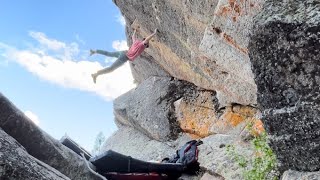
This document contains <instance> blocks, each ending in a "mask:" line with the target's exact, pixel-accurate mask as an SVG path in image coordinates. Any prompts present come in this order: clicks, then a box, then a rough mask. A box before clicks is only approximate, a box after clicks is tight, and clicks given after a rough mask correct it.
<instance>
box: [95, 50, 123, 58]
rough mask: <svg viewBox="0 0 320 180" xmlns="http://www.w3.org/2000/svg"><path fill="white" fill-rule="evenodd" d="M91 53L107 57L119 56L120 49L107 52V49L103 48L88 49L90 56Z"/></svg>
mask: <svg viewBox="0 0 320 180" xmlns="http://www.w3.org/2000/svg"><path fill="white" fill-rule="evenodd" d="M93 54H102V55H105V56H109V57H116V58H117V57H119V56H120V54H121V51H115V52H109V51H103V50H99V49H98V50H92V49H90V56H91V55H93Z"/></svg>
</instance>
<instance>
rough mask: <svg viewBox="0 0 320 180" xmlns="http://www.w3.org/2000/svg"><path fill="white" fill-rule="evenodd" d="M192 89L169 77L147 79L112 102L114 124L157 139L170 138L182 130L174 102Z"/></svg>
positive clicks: (184, 83) (188, 85)
mask: <svg viewBox="0 0 320 180" xmlns="http://www.w3.org/2000/svg"><path fill="white" fill-rule="evenodd" d="M192 89H193V86H192V85H191V84H190V83H187V82H183V81H179V80H176V79H173V78H169V77H150V78H148V79H147V80H145V81H143V82H142V83H141V84H140V85H139V86H138V87H137V88H136V89H133V90H131V91H129V92H128V93H126V94H124V95H122V96H120V97H118V98H117V99H116V100H115V101H114V114H115V117H116V121H117V123H118V124H119V123H120V124H124V125H128V126H132V127H134V128H136V129H138V130H139V131H141V132H143V133H145V134H146V135H147V136H149V137H152V138H153V139H156V140H161V141H165V140H169V139H173V138H175V137H176V136H177V134H178V133H179V132H180V131H181V129H180V127H179V126H178V124H177V122H176V117H175V115H174V106H173V102H174V101H176V100H177V99H179V98H181V97H182V96H183V95H185V93H187V91H192Z"/></svg>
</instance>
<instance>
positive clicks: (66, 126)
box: [0, 0, 134, 150]
mask: <svg viewBox="0 0 320 180" xmlns="http://www.w3.org/2000/svg"><path fill="white" fill-rule="evenodd" d="M0 25H1V28H0V91H1V93H3V94H4V95H5V96H6V97H7V98H9V99H10V100H11V101H12V102H13V103H14V104H15V105H16V106H17V107H18V108H19V109H20V110H22V111H23V112H25V113H26V115H27V116H28V117H30V118H31V119H33V120H34V121H35V122H36V123H37V124H38V126H39V127H40V128H42V129H43V130H45V131H46V132H47V133H49V134H50V135H52V136H53V137H54V138H56V139H60V138H61V137H62V136H63V135H64V134H65V133H67V134H68V135H69V136H70V137H71V138H73V139H74V140H75V141H77V142H78V143H79V144H81V145H82V146H83V147H85V148H86V149H87V150H91V149H92V148H93V144H94V141H95V137H96V135H97V134H98V133H99V132H100V131H102V132H103V133H104V134H105V135H106V136H110V135H111V134H112V133H113V132H114V131H115V130H116V126H115V124H114V116H113V107H112V100H113V99H114V98H115V97H117V96H119V95H121V94H122V93H124V92H126V91H128V90H129V89H131V88H133V87H134V85H133V79H132V76H131V71H130V68H129V65H128V64H125V65H124V66H123V67H121V68H119V69H118V70H116V71H114V72H113V73H112V74H108V75H105V76H102V77H101V78H100V77H99V78H98V80H97V84H93V82H92V79H91V77H90V74H91V73H93V72H94V71H96V70H98V69H100V68H102V67H104V66H108V65H110V63H112V62H113V61H114V59H112V58H107V57H104V56H99V55H95V56H91V57H89V56H88V55H89V49H90V48H93V49H96V48H98V49H105V50H109V51H115V50H123V49H126V48H127V46H126V41H125V39H126V37H125V31H124V30H125V29H124V28H125V25H124V24H123V19H122V18H121V14H120V11H119V10H118V8H117V7H116V6H115V5H114V4H113V3H112V1H111V0H91V1H76V0H67V1H66V0H54V1H40V0H30V1H17V0H3V1H1V6H0Z"/></svg>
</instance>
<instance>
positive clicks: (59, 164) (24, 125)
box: [0, 93, 98, 180]
mask: <svg viewBox="0 0 320 180" xmlns="http://www.w3.org/2000/svg"><path fill="white" fill-rule="evenodd" d="M0 127H1V128H2V129H3V130H4V131H5V132H6V133H7V134H9V135H10V136H11V137H13V138H14V139H16V140H17V141H18V142H19V143H20V144H21V145H22V146H23V147H24V148H25V149H26V150H27V152H28V153H29V154H30V155H32V156H34V157H35V158H37V159H39V160H40V161H42V162H44V163H46V164H48V165H49V166H51V167H53V168H55V169H57V170H58V171H60V172H61V173H63V174H64V175H66V176H68V177H69V178H70V179H84V180H91V179H93V180H94V179H98V178H97V177H96V176H94V175H92V174H91V173H90V172H89V170H88V169H87V167H86V165H85V164H84V162H83V160H82V158H81V157H80V156H78V155H77V154H76V153H74V152H73V151H71V150H70V149H68V148H67V147H65V146H63V145H62V144H61V143H60V142H59V141H57V140H55V139H53V138H52V137H50V136H49V135H48V134H46V133H45V132H43V131H42V130H41V129H40V128H39V127H37V126H36V125H35V124H34V123H33V122H32V121H31V120H30V119H28V118H27V117H26V116H25V115H24V114H23V113H22V112H21V111H20V110H18V109H17V108H16V107H15V106H14V105H13V104H12V103H11V102H10V101H9V100H8V99H7V98H5V97H4V96H3V95H2V94H1V93H0Z"/></svg>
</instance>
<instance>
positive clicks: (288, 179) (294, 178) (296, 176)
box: [281, 170, 320, 180]
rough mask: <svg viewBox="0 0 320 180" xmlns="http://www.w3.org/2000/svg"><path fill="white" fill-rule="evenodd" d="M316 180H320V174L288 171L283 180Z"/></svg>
mask: <svg viewBox="0 0 320 180" xmlns="http://www.w3.org/2000/svg"><path fill="white" fill-rule="evenodd" d="M301 179H303V180H316V179H320V172H319V171H316V172H299V171H292V170H288V171H285V172H284V173H283V175H282V178H281V180H301Z"/></svg>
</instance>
